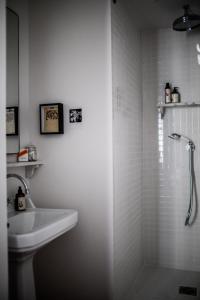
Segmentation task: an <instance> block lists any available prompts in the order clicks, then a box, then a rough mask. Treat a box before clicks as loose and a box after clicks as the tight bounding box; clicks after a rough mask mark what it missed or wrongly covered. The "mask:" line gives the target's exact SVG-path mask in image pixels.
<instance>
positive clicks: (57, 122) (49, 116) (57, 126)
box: [40, 103, 64, 134]
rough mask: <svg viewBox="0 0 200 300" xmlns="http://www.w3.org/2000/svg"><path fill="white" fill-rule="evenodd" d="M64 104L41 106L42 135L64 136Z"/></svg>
mask: <svg viewBox="0 0 200 300" xmlns="http://www.w3.org/2000/svg"><path fill="white" fill-rule="evenodd" d="M62 133H64V126H63V104H62V103H49V104H40V134H62Z"/></svg>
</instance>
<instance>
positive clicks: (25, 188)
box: [7, 174, 35, 208]
mask: <svg viewBox="0 0 200 300" xmlns="http://www.w3.org/2000/svg"><path fill="white" fill-rule="evenodd" d="M12 177H13V178H17V179H18V180H19V181H20V182H21V183H22V184H23V186H24V190H25V197H26V201H27V206H28V207H31V208H35V205H34V203H33V201H32V200H31V196H30V190H29V187H28V182H27V180H26V179H25V178H24V177H23V176H21V175H19V174H7V178H12Z"/></svg>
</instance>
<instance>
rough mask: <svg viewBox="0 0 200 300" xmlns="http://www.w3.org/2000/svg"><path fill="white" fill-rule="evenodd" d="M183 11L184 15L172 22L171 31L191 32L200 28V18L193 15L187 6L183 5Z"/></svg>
mask: <svg viewBox="0 0 200 300" xmlns="http://www.w3.org/2000/svg"><path fill="white" fill-rule="evenodd" d="M183 9H184V15H183V16H182V17H180V18H178V19H176V20H175V21H174V22H173V30H176V31H191V30H192V29H194V28H196V27H198V26H200V16H199V15H195V14H193V13H192V12H191V11H190V6H189V5H184V6H183Z"/></svg>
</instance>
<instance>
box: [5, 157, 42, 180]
mask: <svg viewBox="0 0 200 300" xmlns="http://www.w3.org/2000/svg"><path fill="white" fill-rule="evenodd" d="M43 164H44V163H43V162H42V161H38V160H37V161H32V162H30V161H27V162H8V163H7V168H18V167H25V172H26V178H32V177H33V175H34V173H35V171H36V169H38V168H39V167H40V166H42V165H43Z"/></svg>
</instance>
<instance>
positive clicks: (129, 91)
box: [112, 1, 142, 300]
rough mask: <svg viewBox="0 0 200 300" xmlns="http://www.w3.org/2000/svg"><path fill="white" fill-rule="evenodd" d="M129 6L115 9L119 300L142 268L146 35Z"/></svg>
mask: <svg viewBox="0 0 200 300" xmlns="http://www.w3.org/2000/svg"><path fill="white" fill-rule="evenodd" d="M133 29H134V25H133V24H132V22H131V19H130V18H128V13H127V12H126V11H125V9H124V7H123V1H121V3H120V2H118V4H117V5H113V6H112V65H113V70H112V71H113V118H114V120H113V146H114V147H113V148H114V299H115V300H123V299H125V294H126V293H127V291H128V290H129V288H130V287H131V285H132V283H133V281H134V279H135V277H136V275H137V273H138V270H139V269H140V267H141V265H142V248H141V238H142V223H141V222H142V218H141V170H142V97H141V95H142V93H141V91H142V87H141V35H140V33H139V32H137V31H136V30H133Z"/></svg>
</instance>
